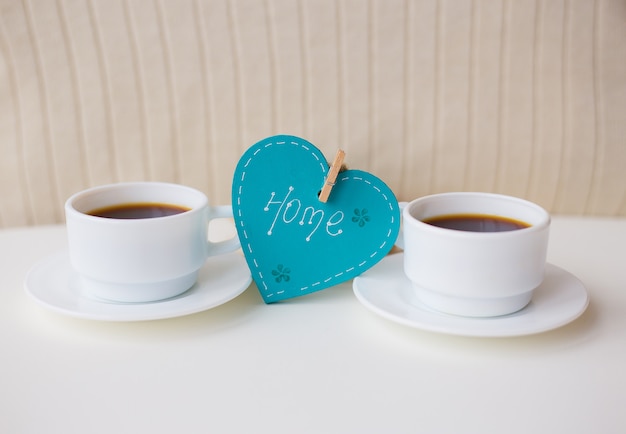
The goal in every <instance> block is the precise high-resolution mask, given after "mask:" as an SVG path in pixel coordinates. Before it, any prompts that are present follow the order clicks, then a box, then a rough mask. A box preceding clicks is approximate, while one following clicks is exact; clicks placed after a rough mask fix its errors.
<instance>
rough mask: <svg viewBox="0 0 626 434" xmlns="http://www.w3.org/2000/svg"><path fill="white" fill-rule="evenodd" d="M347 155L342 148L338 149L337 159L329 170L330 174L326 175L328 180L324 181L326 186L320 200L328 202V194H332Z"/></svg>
mask: <svg viewBox="0 0 626 434" xmlns="http://www.w3.org/2000/svg"><path fill="white" fill-rule="evenodd" d="M345 156H346V153H345V152H344V151H342V150H341V149H338V150H337V154H335V160H334V161H333V164H332V165H331V166H330V170H329V171H328V175H327V176H326V181H324V186H323V187H322V191H321V192H320V195H319V199H320V202H323V203H326V201H327V200H328V196H330V191H331V190H332V189H333V187H334V186H335V180H336V179H337V175H338V174H339V171H340V170H341V165H342V164H343V159H344V157H345Z"/></svg>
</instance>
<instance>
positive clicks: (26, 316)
mask: <svg viewBox="0 0 626 434" xmlns="http://www.w3.org/2000/svg"><path fill="white" fill-rule="evenodd" d="M65 245H66V242H65V230H64V228H63V226H52V227H37V228H19V229H8V230H3V231H0V348H1V356H0V357H1V358H0V360H1V361H0V432H1V433H64V434H68V433H209V432H210V433H265V432H267V433H415V432H423V433H570V434H571V433H585V434H588V433H603V434H605V433H624V432H626V220H611V219H584V218H568V217H555V218H554V219H553V224H552V231H551V240H550V248H549V254H548V259H549V261H550V262H551V263H553V264H555V265H558V266H560V267H562V268H565V269H566V270H568V271H570V272H571V273H573V274H575V275H576V276H577V277H578V278H580V279H581V280H582V281H583V282H584V284H585V285H586V287H587V289H588V292H589V295H590V298H591V303H590V306H589V308H588V309H587V311H586V312H585V313H584V314H583V315H582V316H581V317H580V318H579V319H577V320H576V321H575V322H573V323H571V324H569V325H567V326H565V327H562V328H559V329H557V330H553V331H550V332H546V333H543V334H539V335H534V336H525V337H516V338H463V337H455V336H448V335H442V334H436V333H431V332H426V331H419V330H415V329H411V328H407V327H404V326H401V325H397V324H395V323H392V322H389V321H387V320H385V319H383V318H380V317H378V316H376V315H375V314H373V313H372V312H370V311H369V310H367V309H366V308H365V307H363V306H362V305H361V304H360V303H359V302H358V301H357V299H356V298H355V296H354V295H353V292H352V287H351V284H350V283H345V284H342V285H339V286H336V287H334V288H330V289H327V290H325V291H322V292H319V293H316V294H311V295H308V296H305V297H300V298H298V299H293V300H291V301H287V302H283V303H280V304H275V305H265V304H264V303H263V302H262V300H261V297H260V295H259V294H258V292H257V289H256V287H255V286H254V284H253V285H252V286H251V287H250V288H248V290H247V291H246V292H244V293H243V294H242V295H240V296H239V297H237V298H236V299H235V300H233V301H231V302H229V303H227V304H225V305H222V306H220V307H217V308H215V309H212V310H208V311H205V312H201V313H197V314H194V315H190V316H186V317H180V318H174V319H168V320H158V321H148V322H133V323H111V322H98V321H90V320H81V319H74V318H70V317H66V316H63V315H61V314H58V313H55V312H51V311H48V310H46V309H44V308H42V307H40V306H39V305H38V304H36V303H35V302H34V301H33V300H31V299H30V298H29V297H28V296H27V294H26V293H25V292H24V290H23V280H24V276H25V274H26V272H27V271H28V270H29V268H30V267H31V266H32V265H33V264H34V263H35V262H37V261H39V260H41V259H43V258H45V257H46V256H48V255H50V254H52V253H54V252H57V251H59V250H60V249H63V248H64V247H65Z"/></svg>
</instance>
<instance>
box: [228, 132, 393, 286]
mask: <svg viewBox="0 0 626 434" xmlns="http://www.w3.org/2000/svg"><path fill="white" fill-rule="evenodd" d="M285 143H286V142H276V144H278V145H284V144H285ZM290 143H291V144H292V145H295V146H300V147H301V148H302V149H304V150H306V151H310V148H309V147H308V146H305V145H304V144H300V143H297V142H294V141H292V142H290ZM272 145H274V143H267V144H265V145H264V146H263V148H264V149H266V148H269V147H270V146H272ZM261 150H262V149H261V148H258V149H256V150H255V151H254V152H253V156H256V155H257V154H258V153H259V152H261ZM311 155H312V156H313V157H314V158H315V159H316V160H317V161H318V162H319V165H320V169H321V171H322V172H326V170H327V167H326V166H324V164H322V162H321V160H320V158H319V157H318V156H317V155H316V154H315V153H311ZM251 161H252V158H249V159H248V161H246V163H245V164H244V168H246V167H248V165H249V164H250V163H251ZM245 177H246V172H245V171H243V172H242V174H241V182H242V183H243V182H244V181H245ZM349 179H350V177H349V176H345V177H343V178H341V181H347V180H349ZM353 179H354V180H356V181H364V182H365V183H366V184H368V185H370V186H371V187H373V188H374V189H375V190H376V191H377V192H378V193H380V194H381V195H382V197H383V198H384V199H385V201H387V202H388V205H389V209H390V210H391V211H393V205H392V203H391V202H390V201H389V198H388V196H387V195H386V194H385V193H383V192H382V191H381V189H380V188H378V187H377V186H375V185H373V184H372V183H371V181H369V180H367V179H363V178H362V177H359V176H355V177H353ZM242 192H243V185H240V186H239V189H238V194H239V195H240V196H241V194H242ZM237 205H238V206H241V198H240V197H238V198H237ZM237 215H238V216H239V217H240V218H241V217H242V216H243V214H242V211H241V209H239V210H238V212H237ZM394 222H395V219H394V217H393V216H391V224H393V223H394ZM240 225H241V227H242V228H244V227H245V224H244V222H243V221H240ZM391 232H392V231H391V229H389V230H388V231H387V238H389V237H390V236H391ZM243 236H244V238H246V239H248V234H247V232H246V231H245V230H243ZM386 244H387V241H383V243H382V244H381V245H380V247H379V248H378V250H382V248H383V247H384V246H385V245H386ZM378 250H377V251H375V252H374V253H372V254H371V255H370V258H373V257H374V256H376V255H377V254H378ZM248 251H249V252H250V253H252V246H251V245H250V244H249V243H248ZM252 261H253V263H254V265H255V267H257V268H259V264H258V262H257V260H256V258H252ZM367 262H368V261H367V260H365V261H363V262H361V263H360V264H359V265H358V266H359V267H363V266H364V265H365V264H367ZM354 269H355V267H350V268H348V269H346V270H344V271H341V272H339V273H337V274H335V275H334V276H331V277H329V278H327V279H325V280H324V283H328V282H330V281H331V280H332V279H334V278H339V277H341V276H342V275H343V274H344V273H350V272H352V271H354ZM259 277H260V279H261V284H262V285H263V288H264V290H265V291H267V290H268V287H267V284H266V283H265V280H264V278H263V274H262V273H260V272H259ZM321 283H322V282H321V281H318V282H315V283H313V284H312V285H311V286H310V287H315V286H319V285H320V284H321ZM310 287H309V286H304V287H302V288H300V291H306V290H307V289H309V288H310ZM282 293H284V291H279V292H277V294H282ZM273 296H274V293H271V294H266V297H267V298H270V297H273Z"/></svg>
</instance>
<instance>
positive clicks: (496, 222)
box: [422, 214, 530, 232]
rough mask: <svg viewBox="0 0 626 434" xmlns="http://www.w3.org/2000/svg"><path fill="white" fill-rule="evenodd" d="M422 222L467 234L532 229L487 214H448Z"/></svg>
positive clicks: (519, 222) (513, 221)
mask: <svg viewBox="0 0 626 434" xmlns="http://www.w3.org/2000/svg"><path fill="white" fill-rule="evenodd" d="M422 221H423V222H424V223H428V224H429V225H432V226H437V227H439V228H445V229H453V230H457V231H466V232H507V231H515V230H518V229H524V228H527V227H530V225H529V224H528V223H526V222H523V221H519V220H515V219H511V218H506V217H501V216H495V215H486V214H448V215H441V216H436V217H430V218H427V219H425V220H422Z"/></svg>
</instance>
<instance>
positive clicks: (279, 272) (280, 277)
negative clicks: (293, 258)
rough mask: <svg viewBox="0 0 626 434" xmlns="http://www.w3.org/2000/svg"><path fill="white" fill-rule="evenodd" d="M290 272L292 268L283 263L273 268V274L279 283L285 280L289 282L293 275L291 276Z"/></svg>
mask: <svg viewBox="0 0 626 434" xmlns="http://www.w3.org/2000/svg"><path fill="white" fill-rule="evenodd" d="M289 273H291V270H290V269H289V268H287V267H285V266H283V264H278V265H277V266H276V270H272V276H274V280H276V282H277V283H280V282H283V281H284V282H289V279H291V277H289Z"/></svg>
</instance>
